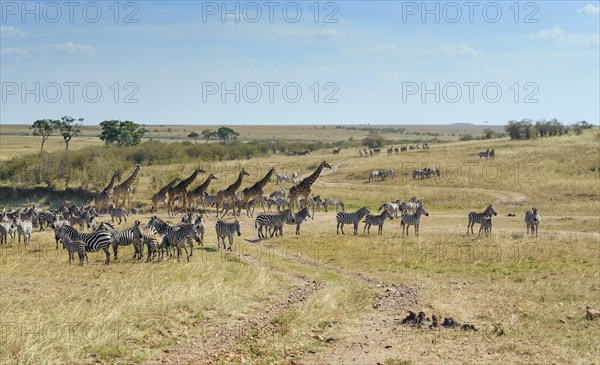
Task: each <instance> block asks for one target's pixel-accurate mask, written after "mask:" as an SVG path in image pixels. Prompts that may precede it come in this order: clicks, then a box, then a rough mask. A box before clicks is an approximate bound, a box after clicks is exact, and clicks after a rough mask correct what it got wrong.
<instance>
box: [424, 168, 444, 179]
mask: <svg viewBox="0 0 600 365" xmlns="http://www.w3.org/2000/svg"><path fill="white" fill-rule="evenodd" d="M423 171H424V172H426V173H427V177H429V175H433V174H436V175H437V176H440V170H439V169H438V168H437V167H426V168H424V169H423Z"/></svg>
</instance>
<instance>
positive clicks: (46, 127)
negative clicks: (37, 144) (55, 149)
mask: <svg viewBox="0 0 600 365" xmlns="http://www.w3.org/2000/svg"><path fill="white" fill-rule="evenodd" d="M57 122H59V121H58V120H52V119H39V120H36V121H35V122H33V124H32V125H31V127H29V129H33V135H34V136H36V137H42V148H40V154H41V153H42V152H43V151H44V143H46V140H47V139H48V137H50V135H51V134H52V132H54V130H55V129H56V124H57Z"/></svg>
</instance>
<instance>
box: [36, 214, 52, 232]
mask: <svg viewBox="0 0 600 365" xmlns="http://www.w3.org/2000/svg"><path fill="white" fill-rule="evenodd" d="M37 219H38V224H39V225H40V231H43V230H44V224H45V225H46V227H50V225H51V224H52V221H53V220H54V213H52V212H49V211H47V210H40V211H39V212H38V214H37Z"/></svg>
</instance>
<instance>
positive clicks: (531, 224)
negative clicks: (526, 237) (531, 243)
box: [525, 208, 540, 237]
mask: <svg viewBox="0 0 600 365" xmlns="http://www.w3.org/2000/svg"><path fill="white" fill-rule="evenodd" d="M525 224H527V234H529V231H530V229H531V234H533V232H534V231H535V236H536V237H537V232H538V225H539V224H540V215H539V213H538V208H531V210H529V211H527V212H526V213H525Z"/></svg>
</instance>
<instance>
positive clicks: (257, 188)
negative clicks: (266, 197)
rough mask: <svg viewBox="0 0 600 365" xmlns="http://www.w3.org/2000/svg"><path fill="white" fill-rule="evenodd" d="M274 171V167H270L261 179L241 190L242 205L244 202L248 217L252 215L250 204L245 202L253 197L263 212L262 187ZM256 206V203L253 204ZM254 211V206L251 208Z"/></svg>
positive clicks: (269, 179)
mask: <svg viewBox="0 0 600 365" xmlns="http://www.w3.org/2000/svg"><path fill="white" fill-rule="evenodd" d="M274 172H275V168H274V167H271V169H270V170H269V172H267V174H266V175H265V177H263V178H262V179H260V180H258V181H257V182H256V183H255V184H254V185H252V186H250V187H247V188H245V189H244V190H242V205H241V206H244V204H246V215H247V216H248V217H252V214H250V205H249V204H247V203H248V201H250V199H252V198H254V201H255V202H256V203H257V204H260V206H261V207H262V208H263V212H265V211H266V210H265V205H264V204H263V188H264V187H265V185H267V183H268V182H269V181H271V176H272V175H273V173H274ZM254 206H256V204H255V205H254ZM252 210H253V211H254V208H253V209H252Z"/></svg>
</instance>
